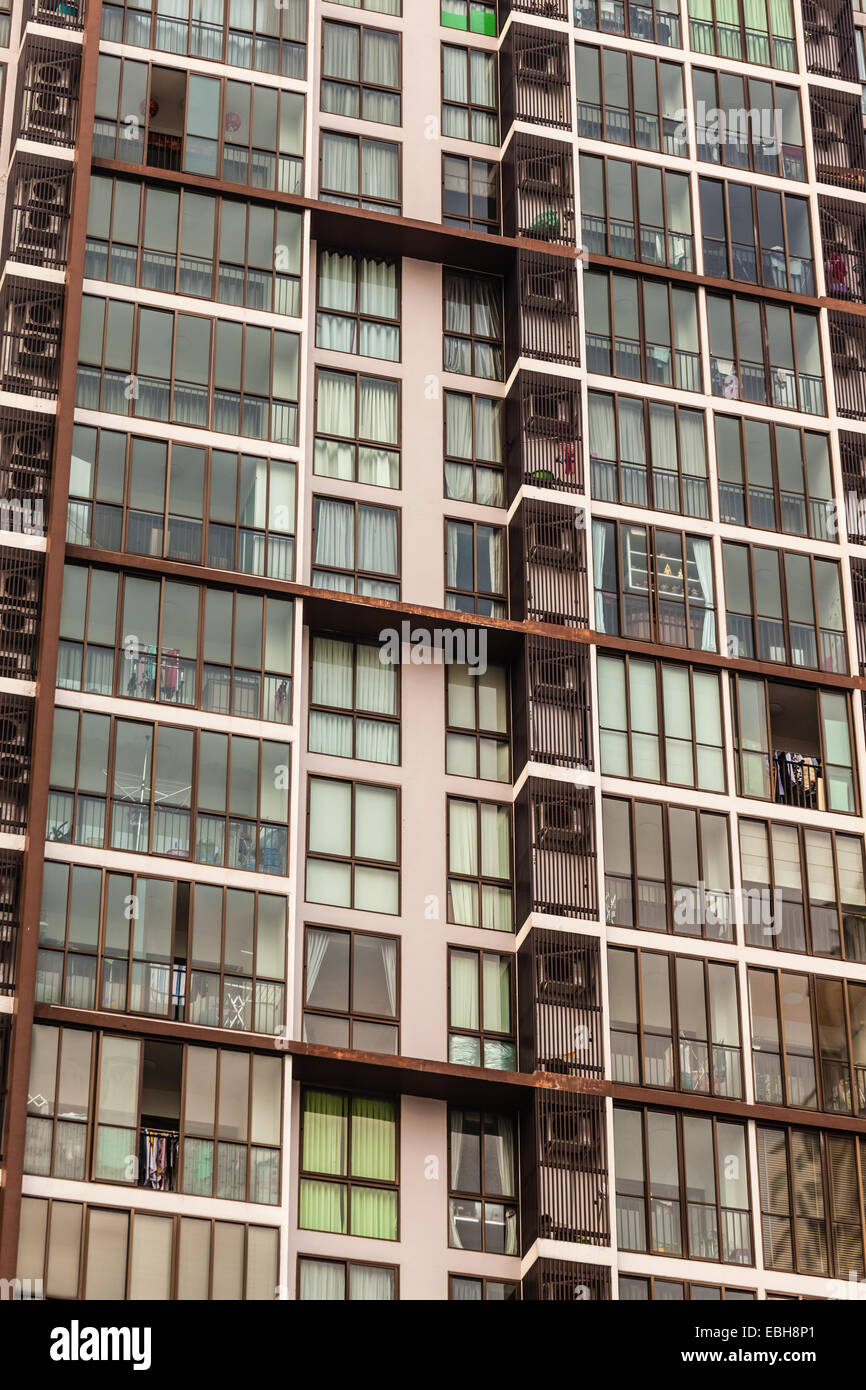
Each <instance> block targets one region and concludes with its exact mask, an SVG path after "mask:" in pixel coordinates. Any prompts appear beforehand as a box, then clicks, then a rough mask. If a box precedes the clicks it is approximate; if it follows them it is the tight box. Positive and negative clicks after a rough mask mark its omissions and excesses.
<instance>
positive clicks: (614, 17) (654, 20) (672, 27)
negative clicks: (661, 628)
mask: <svg viewBox="0 0 866 1390" xmlns="http://www.w3.org/2000/svg"><path fill="white" fill-rule="evenodd" d="M574 22H575V24H576V25H577V27H578V29H600V30H601V31H602V33H605V34H630V35H631V37H632V38H633V39H644V40H645V41H646V42H647V43H663V44H666V45H667V47H669V48H681V47H682V39H681V37H680V12H679V3H678V0H642V3H638V4H636V3H634V0H629V3H628V4H626V3H625V0H574Z"/></svg>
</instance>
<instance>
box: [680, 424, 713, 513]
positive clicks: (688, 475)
mask: <svg viewBox="0 0 866 1390" xmlns="http://www.w3.org/2000/svg"><path fill="white" fill-rule="evenodd" d="M680 457H681V459H682V473H683V503H684V506H685V510H686V512H687V514H688V515H689V516H709V514H710V510H709V498H708V495H707V456H706V444H705V439H704V421H703V416H702V415H701V413H700V412H699V411H697V410H681V411H680Z"/></svg>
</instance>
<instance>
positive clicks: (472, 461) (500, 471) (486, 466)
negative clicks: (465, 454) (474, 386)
mask: <svg viewBox="0 0 866 1390" xmlns="http://www.w3.org/2000/svg"><path fill="white" fill-rule="evenodd" d="M449 396H462V397H464V398H465V399H467V400H469V401H470V402H471V404H470V407H469V409H470V412H471V415H472V457H471V458H460V457H459V456H458V455H457V454H455V453H454V452H453V451H452V450H450V449H449V448H448V408H447V406H448V397H449ZM479 400H481V401H490V402H491V403H492V405H493V406H494V408H495V409H496V410H498V412H499V415H500V439H501V442H502V449H501V453H502V454H503V457H502V458H501V459H500V460H499V462H496V461H495V460H493V459H481V458H478V444H477V438H478V427H477V402H478V401H479ZM504 454H505V399H504V398H503V397H502V396H487V395H485V394H484V392H483V391H452V390H450V389H449V390H446V391H445V392H444V393H443V397H442V455H443V458H444V461H445V472H444V482H443V488H442V495H443V497H444V498H445V499H446V501H449V502H451V501H456V502H473V503H474V504H475V505H476V506H477V507H498V508H504V507H505V458H504ZM449 463H451V464H454V465H455V466H459V467H461V468H469V469H470V470H471V472H472V496H471V497H457V496H456V495H455V494H453V493H451V492H449V490H448V464H449ZM479 469H483V470H484V472H486V473H491V474H496V480H497V483H498V486H499V488H500V497H499V499H498V500H496V501H493V502H484V501H481V500H480V499H479V497H478V470H479Z"/></svg>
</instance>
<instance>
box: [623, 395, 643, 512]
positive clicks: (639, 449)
mask: <svg viewBox="0 0 866 1390" xmlns="http://www.w3.org/2000/svg"><path fill="white" fill-rule="evenodd" d="M619 452H620V460H621V464H620V471H621V474H622V500H623V502H628V503H630V504H631V505H632V506H636V507H644V506H646V503H647V487H646V438H645V436H644V414H643V405H642V404H641V403H640V402H638V401H632V400H629V399H628V398H627V397H625V396H621V397H620V402H619Z"/></svg>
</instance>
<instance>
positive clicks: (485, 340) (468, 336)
mask: <svg viewBox="0 0 866 1390" xmlns="http://www.w3.org/2000/svg"><path fill="white" fill-rule="evenodd" d="M455 279H457V280H465V281H467V283H468V285H469V298H468V304H469V329H468V331H467V332H466V333H463V332H459V333H458V332H457V331H454V330H451V329H449V328H448V327H447V324H448V303H449V300H448V289H449V284H450V283H452V282H453V281H454V280H455ZM479 280H487V281H489V282H490V283H491V284H496V285H497V286H498V294H497V299H498V303H499V321H500V323H501V325H502V333H501V335H500V336H499V337H498V338H494V337H487V336H485V335H484V334H482V333H478V332H476V329H475V307H476V299H475V286H476V285H477V283H478V282H479ZM504 289H505V287H504V284H503V281H502V277H501V276H500V275H477V274H475V273H474V272H472V271H468V270H458V269H455V268H454V267H453V266H450V265H443V267H442V370H443V371H444V372H448V373H449V375H450V374H451V373H452V372H453V373H454V375H456V376H473V377H476V376H477V377H478V378H479V379H480V380H481V381H504V380H505V307H504ZM458 302H459V301H458ZM452 338H453V339H454V340H455V341H456V342H459V343H468V344H469V371H468V372H466V373H464V372H458V371H457V370H456V369H455V368H453V367H449V366H448V351H447V349H448V342H449V339H452ZM476 345H477V346H480V347H483V348H487V349H488V351H489V352H490V354H491V361H492V362H493V364H494V366H496V365H497V364H498V366H499V372H498V374H495V375H493V376H484V375H483V374H482V373H481V372H479V371H478V370H477V368H478V365H479V364H478V362H477V361H476ZM497 354H498V357H497Z"/></svg>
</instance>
